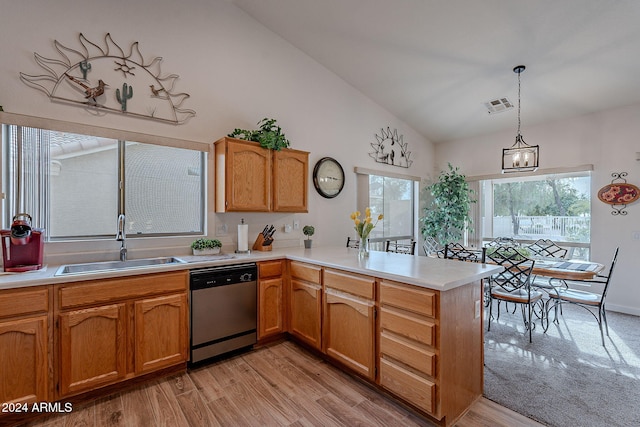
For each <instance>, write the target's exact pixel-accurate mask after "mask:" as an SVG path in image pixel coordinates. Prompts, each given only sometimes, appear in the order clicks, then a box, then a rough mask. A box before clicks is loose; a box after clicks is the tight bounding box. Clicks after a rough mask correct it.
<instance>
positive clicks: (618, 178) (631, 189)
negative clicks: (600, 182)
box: [598, 172, 640, 215]
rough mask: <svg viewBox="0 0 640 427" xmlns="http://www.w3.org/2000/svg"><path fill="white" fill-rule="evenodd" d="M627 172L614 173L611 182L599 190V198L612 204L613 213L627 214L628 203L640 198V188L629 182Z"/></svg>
mask: <svg viewBox="0 0 640 427" xmlns="http://www.w3.org/2000/svg"><path fill="white" fill-rule="evenodd" d="M627 175H628V174H627V173H626V172H620V173H612V174H611V176H612V177H613V179H612V180H611V184H607V185H605V186H604V187H602V188H601V189H600V190H599V191H598V199H600V201H601V202H604V203H606V204H608V205H611V208H612V209H613V211H612V212H611V215H626V214H627V211H626V210H625V209H626V207H627V205H629V204H631V203H633V202H635V201H636V200H638V198H640V189H639V188H638V187H636V186H635V185H633V184H628V183H627V180H626V178H625V177H626V176H627Z"/></svg>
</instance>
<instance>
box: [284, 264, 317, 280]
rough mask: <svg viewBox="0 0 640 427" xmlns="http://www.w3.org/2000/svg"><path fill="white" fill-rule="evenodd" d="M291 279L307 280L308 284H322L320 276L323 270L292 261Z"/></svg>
mask: <svg viewBox="0 0 640 427" xmlns="http://www.w3.org/2000/svg"><path fill="white" fill-rule="evenodd" d="M289 266H290V271H291V277H296V278H298V279H302V280H306V281H307V282H311V283H316V284H318V285H319V284H320V283H321V282H320V275H321V273H322V268H320V267H315V266H313V265H309V264H304V263H301V262H297V261H291V263H290V264H289Z"/></svg>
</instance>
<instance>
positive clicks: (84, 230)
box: [43, 132, 118, 239]
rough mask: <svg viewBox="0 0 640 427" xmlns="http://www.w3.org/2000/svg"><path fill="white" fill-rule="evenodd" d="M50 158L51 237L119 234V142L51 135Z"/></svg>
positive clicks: (106, 139) (54, 133) (105, 139)
mask: <svg viewBox="0 0 640 427" xmlns="http://www.w3.org/2000/svg"><path fill="white" fill-rule="evenodd" d="M50 156H51V166H50V175H49V177H50V180H49V185H50V188H51V196H50V199H49V200H48V206H49V224H48V226H47V227H46V228H47V230H48V235H49V237H50V238H51V239H56V238H68V237H74V238H80V237H90V236H101V235H112V234H113V235H115V226H116V219H117V217H118V167H117V166H118V140H115V139H108V138H97V137H92V136H87V135H76V134H69V133H61V132H51V146H50ZM43 203H47V200H43Z"/></svg>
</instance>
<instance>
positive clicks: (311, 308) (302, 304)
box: [289, 261, 322, 350]
mask: <svg viewBox="0 0 640 427" xmlns="http://www.w3.org/2000/svg"><path fill="white" fill-rule="evenodd" d="M289 275H290V285H291V286H290V292H289V295H290V301H289V333H291V335H293V336H294V337H296V338H297V339H299V340H301V341H303V342H305V343H306V344H308V345H310V346H312V347H314V348H316V349H318V350H321V349H322V335H321V331H322V268H321V267H318V266H315V265H310V264H306V263H302V262H298V261H289Z"/></svg>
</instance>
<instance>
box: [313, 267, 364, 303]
mask: <svg viewBox="0 0 640 427" xmlns="http://www.w3.org/2000/svg"><path fill="white" fill-rule="evenodd" d="M323 283H324V286H325V287H326V288H333V289H337V290H340V291H343V292H348V293H350V294H354V295H358V296H361V297H363V298H367V299H373V289H374V284H375V281H374V279H373V278H371V277H367V276H359V275H355V274H351V273H342V272H339V271H334V270H325V271H324V281H323Z"/></svg>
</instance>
